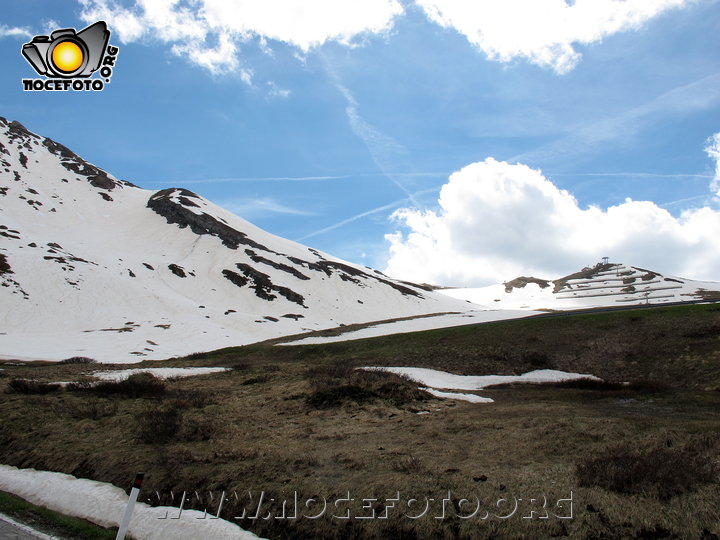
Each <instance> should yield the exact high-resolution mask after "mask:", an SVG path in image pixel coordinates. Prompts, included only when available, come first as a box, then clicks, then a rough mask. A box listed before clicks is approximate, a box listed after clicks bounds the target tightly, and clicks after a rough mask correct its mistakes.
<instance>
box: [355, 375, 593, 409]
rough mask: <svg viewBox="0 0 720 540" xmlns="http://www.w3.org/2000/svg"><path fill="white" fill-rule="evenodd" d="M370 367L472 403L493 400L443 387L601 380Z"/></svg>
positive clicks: (474, 387)
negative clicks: (457, 373)
mask: <svg viewBox="0 0 720 540" xmlns="http://www.w3.org/2000/svg"><path fill="white" fill-rule="evenodd" d="M360 369H366V370H369V371H387V372H389V373H395V374H396V375H404V376H406V377H407V378H409V379H412V380H413V381H415V382H417V383H420V384H422V385H424V387H425V388H421V389H422V390H425V391H427V392H429V393H430V394H432V395H434V396H437V397H441V398H448V399H459V400H461V401H469V402H471V403H493V400H492V399H490V398H485V397H481V396H477V395H475V394H461V393H456V392H441V391H440V390H439V389H443V390H482V389H483V388H487V387H489V386H494V385H497V384H509V383H534V384H538V383H548V382H561V381H569V380H574V379H595V380H598V381H599V380H601V379H599V378H598V377H595V376H594V375H589V374H582V373H569V372H567V371H558V370H555V369H538V370H535V371H529V372H528V373H524V374H523V375H456V374H455V373H448V372H447V371H439V370H436V369H428V368H413V367H382V366H376V367H363V368H360Z"/></svg>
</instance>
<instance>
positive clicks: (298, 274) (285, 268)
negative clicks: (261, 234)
mask: <svg viewBox="0 0 720 540" xmlns="http://www.w3.org/2000/svg"><path fill="white" fill-rule="evenodd" d="M245 253H247V255H248V257H250V259H251V260H252V261H253V262H256V263H262V264H266V265H268V266H270V267H271V268H274V269H275V270H280V271H281V272H287V273H288V274H290V275H293V276H295V277H296V278H298V279H302V280H309V279H310V278H309V277H307V276H306V275H305V274H303V273H302V272H300V271H299V270H298V269H297V268H293V267H292V266H289V265H287V264H282V263H279V262H275V261H271V260H270V259H267V258H265V257H262V256H261V255H258V254H257V253H255V252H254V251H253V250H252V249H246V250H245ZM288 258H290V257H288ZM293 262H294V261H293Z"/></svg>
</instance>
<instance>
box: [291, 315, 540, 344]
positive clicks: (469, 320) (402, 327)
mask: <svg viewBox="0 0 720 540" xmlns="http://www.w3.org/2000/svg"><path fill="white" fill-rule="evenodd" d="M538 314H539V312H535V311H526V310H523V311H521V310H503V311H499V310H482V311H468V312H467V313H450V314H443V315H434V316H430V317H422V318H417V319H410V320H406V321H395V322H388V323H380V324H375V325H372V326H368V327H366V328H361V329H360V330H355V331H352V332H345V333H343V334H340V335H338V336H317V337H307V338H303V339H299V340H297V341H287V342H285V343H278V345H317V344H321V343H333V342H337V341H351V340H354V339H366V338H372V337H378V336H388V335H391V334H406V333H408V332H421V331H423V330H435V329H437V328H450V327H452V326H465V325H469V324H478V323H486V322H493V321H504V320H507V319H519V318H521V317H531V316H533V315H538Z"/></svg>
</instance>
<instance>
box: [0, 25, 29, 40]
mask: <svg viewBox="0 0 720 540" xmlns="http://www.w3.org/2000/svg"><path fill="white" fill-rule="evenodd" d="M32 36H33V34H32V32H30V30H28V29H27V28H20V27H17V26H6V25H4V24H0V38H4V37H22V38H30V37H32Z"/></svg>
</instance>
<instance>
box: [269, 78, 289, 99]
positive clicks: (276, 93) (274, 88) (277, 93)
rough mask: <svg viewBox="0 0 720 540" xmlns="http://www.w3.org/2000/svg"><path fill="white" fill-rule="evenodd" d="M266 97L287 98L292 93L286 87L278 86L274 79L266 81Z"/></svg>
mask: <svg viewBox="0 0 720 540" xmlns="http://www.w3.org/2000/svg"><path fill="white" fill-rule="evenodd" d="M267 89H268V97H271V98H287V97H290V94H292V91H291V90H288V89H287V88H280V87H279V86H278V85H277V84H275V82H274V81H268V82H267Z"/></svg>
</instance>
